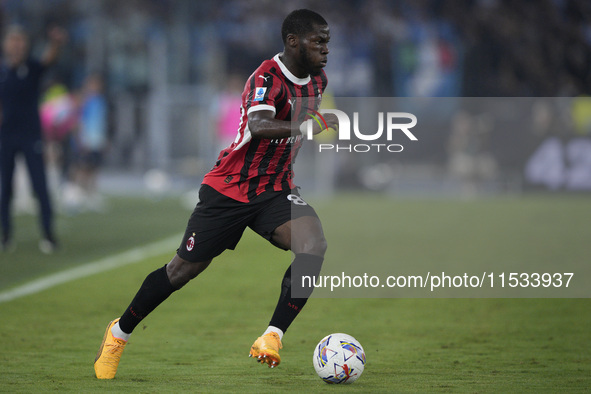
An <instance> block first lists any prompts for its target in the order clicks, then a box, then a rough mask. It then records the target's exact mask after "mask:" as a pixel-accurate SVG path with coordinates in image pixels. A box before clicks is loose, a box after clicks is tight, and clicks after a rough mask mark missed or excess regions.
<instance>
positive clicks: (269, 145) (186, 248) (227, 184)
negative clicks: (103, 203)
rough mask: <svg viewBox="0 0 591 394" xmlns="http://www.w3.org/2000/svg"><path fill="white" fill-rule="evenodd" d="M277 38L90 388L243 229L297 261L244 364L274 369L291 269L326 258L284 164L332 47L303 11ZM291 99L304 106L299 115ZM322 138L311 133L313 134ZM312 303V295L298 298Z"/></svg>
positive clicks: (288, 315) (291, 310)
mask: <svg viewBox="0 0 591 394" xmlns="http://www.w3.org/2000/svg"><path fill="white" fill-rule="evenodd" d="M281 35H282V38H283V43H284V51H283V52H282V53H279V54H277V55H275V56H274V57H273V58H272V59H269V60H266V61H264V62H263V63H262V64H261V65H260V67H259V68H257V69H256V70H255V72H254V73H253V74H252V75H251V76H250V78H249V79H248V81H247V82H246V85H245V88H244V92H243V94H242V107H241V111H242V119H241V122H240V125H239V130H238V134H237V136H236V139H235V140H234V142H233V143H232V144H231V145H230V146H229V147H228V148H226V149H224V150H222V152H221V153H220V155H219V158H218V160H217V162H216V163H215V166H214V167H213V169H212V170H211V171H210V172H209V173H208V174H207V175H206V176H205V178H204V180H203V184H202V186H201V189H200V191H199V203H198V204H197V206H196V208H195V210H194V211H193V214H192V215H191V217H190V219H189V222H188V225H187V229H186V232H185V235H184V238H183V241H182V243H181V246H180V247H179V249H178V250H177V254H176V256H175V257H174V258H173V259H172V260H171V261H170V262H169V263H168V264H167V265H165V266H164V267H162V268H160V269H158V270H156V271H154V272H152V273H151V274H149V275H148V276H147V277H146V279H145V280H144V283H143V284H142V286H141V287H140V289H139V291H138V292H137V294H136V296H135V298H134V299H133V300H132V301H131V304H130V305H129V307H128V308H127V309H126V310H125V311H124V313H123V315H122V316H121V317H120V318H118V319H115V320H113V321H112V322H111V323H110V324H109V325H108V326H107V330H106V332H105V336H104V339H103V342H102V344H101V346H100V349H99V352H98V354H97V357H96V359H95V364H94V368H95V373H96V376H97V378H99V379H112V378H113V377H115V373H116V372H117V367H118V364H119V360H120V358H121V354H122V352H123V349H124V347H125V345H126V343H127V340H128V338H129V336H130V334H131V333H132V331H133V330H134V328H135V327H136V326H137V325H138V324H139V323H140V321H142V319H144V318H145V317H146V316H147V315H148V314H149V313H150V312H152V311H153V310H154V308H156V307H157V306H158V305H159V304H160V303H161V302H162V301H164V300H165V299H166V298H168V296H170V295H171V294H172V293H173V292H175V291H176V290H178V289H180V288H181V287H183V286H184V285H185V284H186V283H187V282H189V281H190V280H191V279H193V278H195V277H196V276H197V275H199V274H200V273H201V272H202V271H203V270H205V269H206V268H207V266H208V265H209V264H210V263H211V261H212V259H213V258H214V257H216V256H218V255H219V254H220V253H222V252H223V251H224V250H226V249H234V247H235V246H236V244H237V243H238V241H239V240H240V238H241V236H242V233H243V231H244V230H245V228H246V227H250V228H251V229H253V230H254V231H255V232H257V233H258V234H260V235H261V236H263V237H264V238H266V239H267V240H269V241H270V242H271V243H272V244H273V245H275V246H277V247H279V248H282V249H285V250H291V251H292V252H293V253H294V255H295V257H294V259H293V261H292V264H291V266H290V267H289V268H288V269H287V271H286V272H285V275H284V277H283V279H282V280H281V292H280V296H279V301H278V302H277V306H276V308H275V311H274V313H273V315H272V317H271V321H270V323H269V326H268V328H267V329H266V330H265V331H264V332H263V334H262V335H261V336H260V337H259V338H258V339H257V340H256V341H255V342H254V344H253V345H252V347H251V349H250V356H251V357H254V358H255V359H256V360H257V361H259V362H260V363H264V364H267V365H268V366H269V367H271V368H272V367H275V366H277V365H279V363H280V361H281V358H280V357H279V349H281V348H282V343H281V341H282V338H283V334H284V333H285V331H286V330H287V329H288V327H289V326H290V324H291V323H292V322H293V320H294V319H295V318H296V316H297V315H298V313H299V312H300V311H301V309H302V307H303V306H304V305H305V304H306V301H307V298H306V297H305V298H292V296H291V293H292V289H291V278H292V268H293V267H295V268H297V269H294V270H293V271H294V276H295V275H296V274H295V272H302V270H301V269H303V270H305V272H308V273H309V272H314V273H315V274H318V273H319V272H320V268H321V265H322V262H323V259H324V252H325V250H326V241H325V239H324V234H323V231H322V225H321V223H320V220H319V219H318V216H317V215H316V212H315V211H314V209H313V208H312V207H311V206H310V205H308V204H307V203H306V202H305V201H304V200H303V199H302V198H301V197H300V195H299V193H298V191H297V188H296V187H295V185H294V184H293V180H292V178H293V172H292V163H293V157H294V156H295V155H296V153H297V151H298V149H299V148H300V146H301V144H302V134H301V131H300V129H302V127H300V125H299V123H300V120H302V121H303V120H304V117H303V115H302V114H304V113H305V112H306V110H307V108H308V107H311V108H312V109H317V108H318V106H319V105H320V99H321V97H322V93H323V92H324V89H325V88H326V84H327V79H326V74H325V73H324V71H323V70H322V69H323V68H324V66H326V61H327V55H328V41H329V38H330V34H329V28H328V25H327V23H326V21H325V20H324V18H323V17H322V16H320V15H319V14H317V13H315V12H313V11H310V10H306V9H301V10H296V11H293V12H291V13H290V14H289V15H288V16H287V17H286V18H285V20H284V21H283V25H282V28H281ZM298 98H302V99H306V100H308V102H307V103H306V104H305V106H303V105H302V104H301V103H300V102H299V101H298V100H297V99H298ZM292 105H293V106H294V107H298V108H295V109H294V110H296V112H297V113H296V115H293V116H296V117H297V118H296V119H297V120H298V121H297V122H295V121H292ZM298 111H299V112H298ZM336 124H337V119H336V117H335V116H332V117H330V116H327V117H326V125H325V127H324V129H328V128H331V127H334V128H336ZM320 131H322V129H321V128H320V127H318V125H314V132H315V133H318V132H320ZM296 283H298V282H296ZM300 283H301V282H300ZM310 293H311V289H310V290H309V293H307V294H306V295H307V296H309V295H310Z"/></svg>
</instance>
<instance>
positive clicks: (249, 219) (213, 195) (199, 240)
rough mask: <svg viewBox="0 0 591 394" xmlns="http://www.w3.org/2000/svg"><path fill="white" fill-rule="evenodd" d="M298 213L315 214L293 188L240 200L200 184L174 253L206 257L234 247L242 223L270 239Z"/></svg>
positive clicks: (189, 258) (187, 257) (191, 258)
mask: <svg viewBox="0 0 591 394" xmlns="http://www.w3.org/2000/svg"><path fill="white" fill-rule="evenodd" d="M302 216H315V217H318V215H317V214H316V211H314V208H312V207H311V206H310V205H308V204H307V203H306V202H304V200H302V198H301V197H300V195H299V193H298V191H297V190H292V191H281V192H264V193H262V194H261V195H259V196H257V197H256V198H255V199H254V200H253V201H251V202H248V203H244V202H240V201H236V200H234V199H232V198H230V197H227V196H225V195H223V194H221V193H220V192H218V191H217V190H215V189H214V188H212V187H211V186H208V185H202V186H201V189H199V203H198V204H197V206H196V207H195V210H194V211H193V213H192V214H191V218H190V219H189V223H188V224H187V229H186V230H185V235H184V237H183V241H182V243H181V246H180V247H179V249H178V250H177V253H178V255H179V256H180V257H181V258H182V259H183V260H186V261H190V262H202V261H208V260H210V259H213V258H214V257H216V256H218V255H220V254H221V253H222V252H223V251H224V250H226V249H234V248H235V247H236V245H237V244H238V241H240V238H241V237H242V233H243V232H244V230H245V229H246V227H250V228H251V229H253V230H254V231H255V232H256V233H257V234H259V235H261V236H262V237H263V238H265V239H267V240H269V241H271V235H272V234H273V231H274V230H275V229H276V228H277V227H279V226H281V225H282V224H284V223H287V222H289V221H290V220H292V219H297V218H299V217H302ZM271 242H272V241H271ZM274 245H275V246H277V247H280V246H279V245H276V244H274Z"/></svg>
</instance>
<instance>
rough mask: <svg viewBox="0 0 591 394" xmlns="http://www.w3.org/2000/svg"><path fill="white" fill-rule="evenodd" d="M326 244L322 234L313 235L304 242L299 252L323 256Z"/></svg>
mask: <svg viewBox="0 0 591 394" xmlns="http://www.w3.org/2000/svg"><path fill="white" fill-rule="evenodd" d="M327 247H328V244H327V242H326V238H324V236H322V235H320V236H313V237H310V238H309V239H307V240H306V242H304V245H303V247H302V251H301V253H307V254H312V255H314V256H320V257H324V254H325V253H326V249H327Z"/></svg>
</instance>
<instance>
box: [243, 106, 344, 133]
mask: <svg viewBox="0 0 591 394" xmlns="http://www.w3.org/2000/svg"><path fill="white" fill-rule="evenodd" d="M325 119H326V123H327V125H328V128H329V129H330V128H332V129H334V130H336V129H337V128H338V119H337V117H336V116H335V115H334V114H327V116H326V117H325ZM300 126H301V125H299V124H297V123H296V122H291V121H288V120H279V119H275V113H274V112H273V111H264V110H263V111H256V112H253V113H251V114H250V115H249V119H248V128H249V130H250V133H251V134H252V138H256V139H265V138H266V139H281V138H289V137H292V136H294V135H300V134H302V130H301V127H300ZM313 127H314V134H318V133H320V132H322V131H324V130H325V129H323V128H320V126H318V125H317V124H313Z"/></svg>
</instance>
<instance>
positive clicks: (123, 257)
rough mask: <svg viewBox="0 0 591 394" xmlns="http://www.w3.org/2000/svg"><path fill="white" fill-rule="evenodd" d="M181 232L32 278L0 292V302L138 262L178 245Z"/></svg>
mask: <svg viewBox="0 0 591 394" xmlns="http://www.w3.org/2000/svg"><path fill="white" fill-rule="evenodd" d="M181 237H182V234H178V235H175V236H173V237H170V238H166V239H163V240H161V241H157V242H154V243H152V244H150V245H146V246H142V247H138V248H133V249H130V250H128V251H126V252H123V253H119V254H116V255H113V256H110V257H106V258H103V259H100V260H97V261H93V262H91V263H88V264H83V265H80V266H78V267H74V268H70V269H68V270H65V271H62V272H57V273H55V274H51V275H48V276H46V277H43V278H39V279H36V280H33V281H31V282H29V283H26V284H24V285H21V286H19V287H16V288H14V289H11V290H7V291H3V292H0V304H1V303H3V302H9V301H12V300H15V299H17V298H21V297H24V296H27V295H31V294H35V293H39V292H41V291H43V290H47V289H50V288H52V287H55V286H58V285H61V284H64V283H67V282H71V281H73V280H76V279H81V278H85V277H87V276H91V275H94V274H98V273H100V272H105V271H109V270H112V269H115V268H120V267H124V266H126V265H130V264H134V263H138V262H140V261H142V260H144V259H146V258H148V257H152V256H156V255H158V254H161V253H165V252H166V250H168V249H171V248H173V247H176V246H178V244H179V242H180V239H181Z"/></svg>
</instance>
